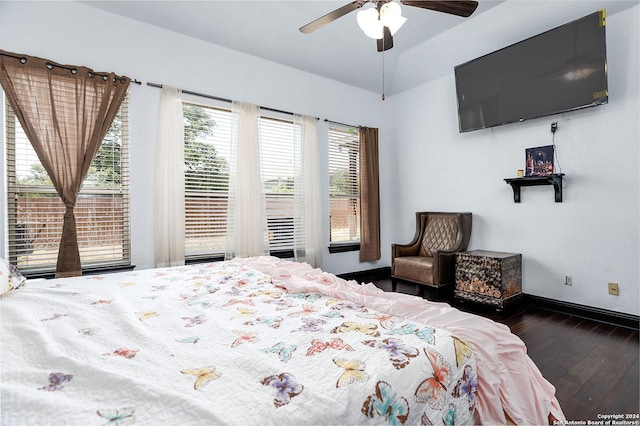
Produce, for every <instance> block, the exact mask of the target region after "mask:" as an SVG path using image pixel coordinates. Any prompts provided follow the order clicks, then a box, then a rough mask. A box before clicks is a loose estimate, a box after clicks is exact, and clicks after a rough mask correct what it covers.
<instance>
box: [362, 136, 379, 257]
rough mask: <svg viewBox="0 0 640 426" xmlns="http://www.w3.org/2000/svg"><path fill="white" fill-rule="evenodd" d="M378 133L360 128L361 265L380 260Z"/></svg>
mask: <svg viewBox="0 0 640 426" xmlns="http://www.w3.org/2000/svg"><path fill="white" fill-rule="evenodd" d="M379 175H380V173H379V171H378V129H376V128H371V127H360V262H368V261H374V260H378V259H380V184H379V180H380V176H379Z"/></svg>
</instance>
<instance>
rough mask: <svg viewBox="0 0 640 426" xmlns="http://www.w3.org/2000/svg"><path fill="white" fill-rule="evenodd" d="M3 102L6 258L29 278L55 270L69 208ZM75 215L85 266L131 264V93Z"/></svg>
mask: <svg viewBox="0 0 640 426" xmlns="http://www.w3.org/2000/svg"><path fill="white" fill-rule="evenodd" d="M5 104H6V135H5V136H6V142H7V143H6V150H7V152H6V154H7V155H6V161H7V216H8V247H7V248H8V257H9V260H10V261H11V262H12V263H14V264H15V265H16V266H17V267H18V268H19V269H20V270H21V271H23V272H25V273H27V274H29V273H38V272H49V271H53V270H55V266H56V261H57V256H58V247H59V244H60V237H61V233H62V222H63V217H64V212H65V207H64V204H63V203H62V201H61V200H60V197H59V196H58V194H57V192H56V190H55V189H54V187H53V185H52V184H51V180H50V179H49V177H48V175H47V173H46V171H45V170H44V168H43V167H42V164H41V163H40V161H39V160H38V157H37V155H36V154H35V152H34V150H33V148H32V147H31V143H30V142H29V140H28V139H27V137H26V135H25V133H24V131H23V129H22V127H21V126H20V123H19V121H18V120H17V118H16V116H15V114H14V113H13V111H12V109H11V106H10V105H9V103H8V102H5ZM74 213H75V217H76V227H77V231H78V246H79V249H80V258H81V262H82V265H83V267H87V266H89V267H91V266H109V265H123V264H127V265H128V264H129V263H130V258H131V256H130V251H131V250H130V246H131V245H130V232H129V99H128V95H127V97H126V98H125V100H124V101H123V103H122V105H121V107H120V110H119V112H118V115H117V116H116V118H115V119H114V121H113V124H112V125H111V128H110V129H109V131H108V132H107V135H106V136H105V138H104V140H103V143H102V145H101V147H100V150H99V151H98V153H97V154H96V158H95V159H94V160H93V162H92V164H91V167H90V169H89V173H88V174H87V177H86V179H85V181H84V183H83V186H82V189H81V191H80V193H79V194H78V200H77V204H76V207H75V210H74Z"/></svg>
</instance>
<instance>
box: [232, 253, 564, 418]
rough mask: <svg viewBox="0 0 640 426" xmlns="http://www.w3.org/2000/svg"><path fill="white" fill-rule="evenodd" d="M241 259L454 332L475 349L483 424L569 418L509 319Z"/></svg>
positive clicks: (293, 283)
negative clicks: (507, 322)
mask: <svg viewBox="0 0 640 426" xmlns="http://www.w3.org/2000/svg"><path fill="white" fill-rule="evenodd" d="M237 260H240V261H242V262H243V263H245V264H246V265H247V266H249V267H251V268H254V269H256V270H258V271H260V272H262V273H264V274H267V275H270V276H271V277H272V279H273V283H274V284H275V285H277V286H280V287H283V288H286V289H287V290H288V291H289V292H290V293H300V292H317V293H320V294H324V295H327V296H329V297H335V298H339V299H343V300H349V301H352V302H355V303H360V304H362V305H364V306H367V307H370V308H372V309H376V310H378V311H381V312H386V313H388V314H392V315H396V316H400V317H404V318H406V319H411V320H413V321H419V322H422V323H425V324H429V325H430V326H432V327H438V328H442V329H445V330H448V331H450V332H452V333H454V334H455V335H456V336H457V337H459V338H461V339H462V340H464V341H465V342H466V343H467V344H468V345H469V346H471V348H472V349H473V351H474V355H475V358H476V362H477V369H478V378H479V382H478V404H477V413H478V416H479V420H480V422H481V423H482V424H507V423H508V422H514V423H515V424H518V425H525V424H526V425H530V424H536V425H543V424H549V421H550V416H552V418H553V419H554V420H557V421H558V422H565V421H566V419H565V416H564V414H563V412H562V409H561V408H560V404H559V403H558V400H557V399H556V397H555V388H554V387H553V386H552V385H551V384H550V383H549V382H548V381H547V380H546V379H545V378H544V377H543V376H542V374H541V373H540V370H538V368H537V367H536V365H535V364H534V363H533V361H532V360H531V358H529V356H528V355H527V348H526V346H525V344H524V343H523V342H522V340H520V338H519V337H517V336H516V335H514V334H512V333H511V331H510V330H509V328H508V327H506V326H505V325H502V324H498V323H496V322H494V321H492V320H489V319H487V318H483V317H480V316H477V315H472V314H467V313H464V312H461V311H459V310H457V309H455V308H452V307H451V306H449V305H448V304H446V303H436V302H429V301H427V300H424V299H422V298H419V297H415V296H411V295H407V294H402V293H388V292H384V291H383V290H381V289H379V288H377V287H376V286H375V285H373V284H363V285H360V284H358V283H356V282H355V281H346V280H343V279H341V278H338V277H337V276H335V275H333V274H330V273H326V272H323V271H321V270H320V269H313V268H311V266H309V265H308V264H303V263H295V262H290V261H285V260H281V259H278V258H275V257H256V258H248V259H237ZM507 416H508V417H507Z"/></svg>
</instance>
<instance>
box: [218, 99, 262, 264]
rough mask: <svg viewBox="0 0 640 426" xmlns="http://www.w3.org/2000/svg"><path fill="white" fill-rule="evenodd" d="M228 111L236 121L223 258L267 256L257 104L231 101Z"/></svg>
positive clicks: (232, 142)
mask: <svg viewBox="0 0 640 426" xmlns="http://www.w3.org/2000/svg"><path fill="white" fill-rule="evenodd" d="M232 112H233V119H234V120H235V121H236V122H235V123H233V124H234V125H233V126H232V128H233V129H234V134H233V137H232V141H231V158H230V164H229V204H228V209H227V247H226V250H225V251H226V253H225V258H226V259H231V258H233V257H251V256H263V255H268V254H269V240H268V234H267V215H266V208H265V197H264V188H263V185H262V179H261V171H260V143H259V124H258V120H259V114H258V107H257V106H256V105H253V104H249V103H246V102H233V104H232Z"/></svg>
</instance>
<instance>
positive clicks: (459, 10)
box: [400, 0, 478, 18]
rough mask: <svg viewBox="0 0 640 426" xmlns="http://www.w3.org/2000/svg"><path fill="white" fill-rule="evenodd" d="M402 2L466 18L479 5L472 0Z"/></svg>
mask: <svg viewBox="0 0 640 426" xmlns="http://www.w3.org/2000/svg"><path fill="white" fill-rule="evenodd" d="M400 3H402V4H406V5H407V6H415V7H421V8H423V9H430V10H435V11H436V12H443V13H448V14H451V15H457V16H462V17H464V18H467V17H469V16H471V14H472V13H473V12H475V10H476V8H477V7H478V2H477V1H472V0H453V1H451V0H443V1H435V0H432V1H428V0H400Z"/></svg>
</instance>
